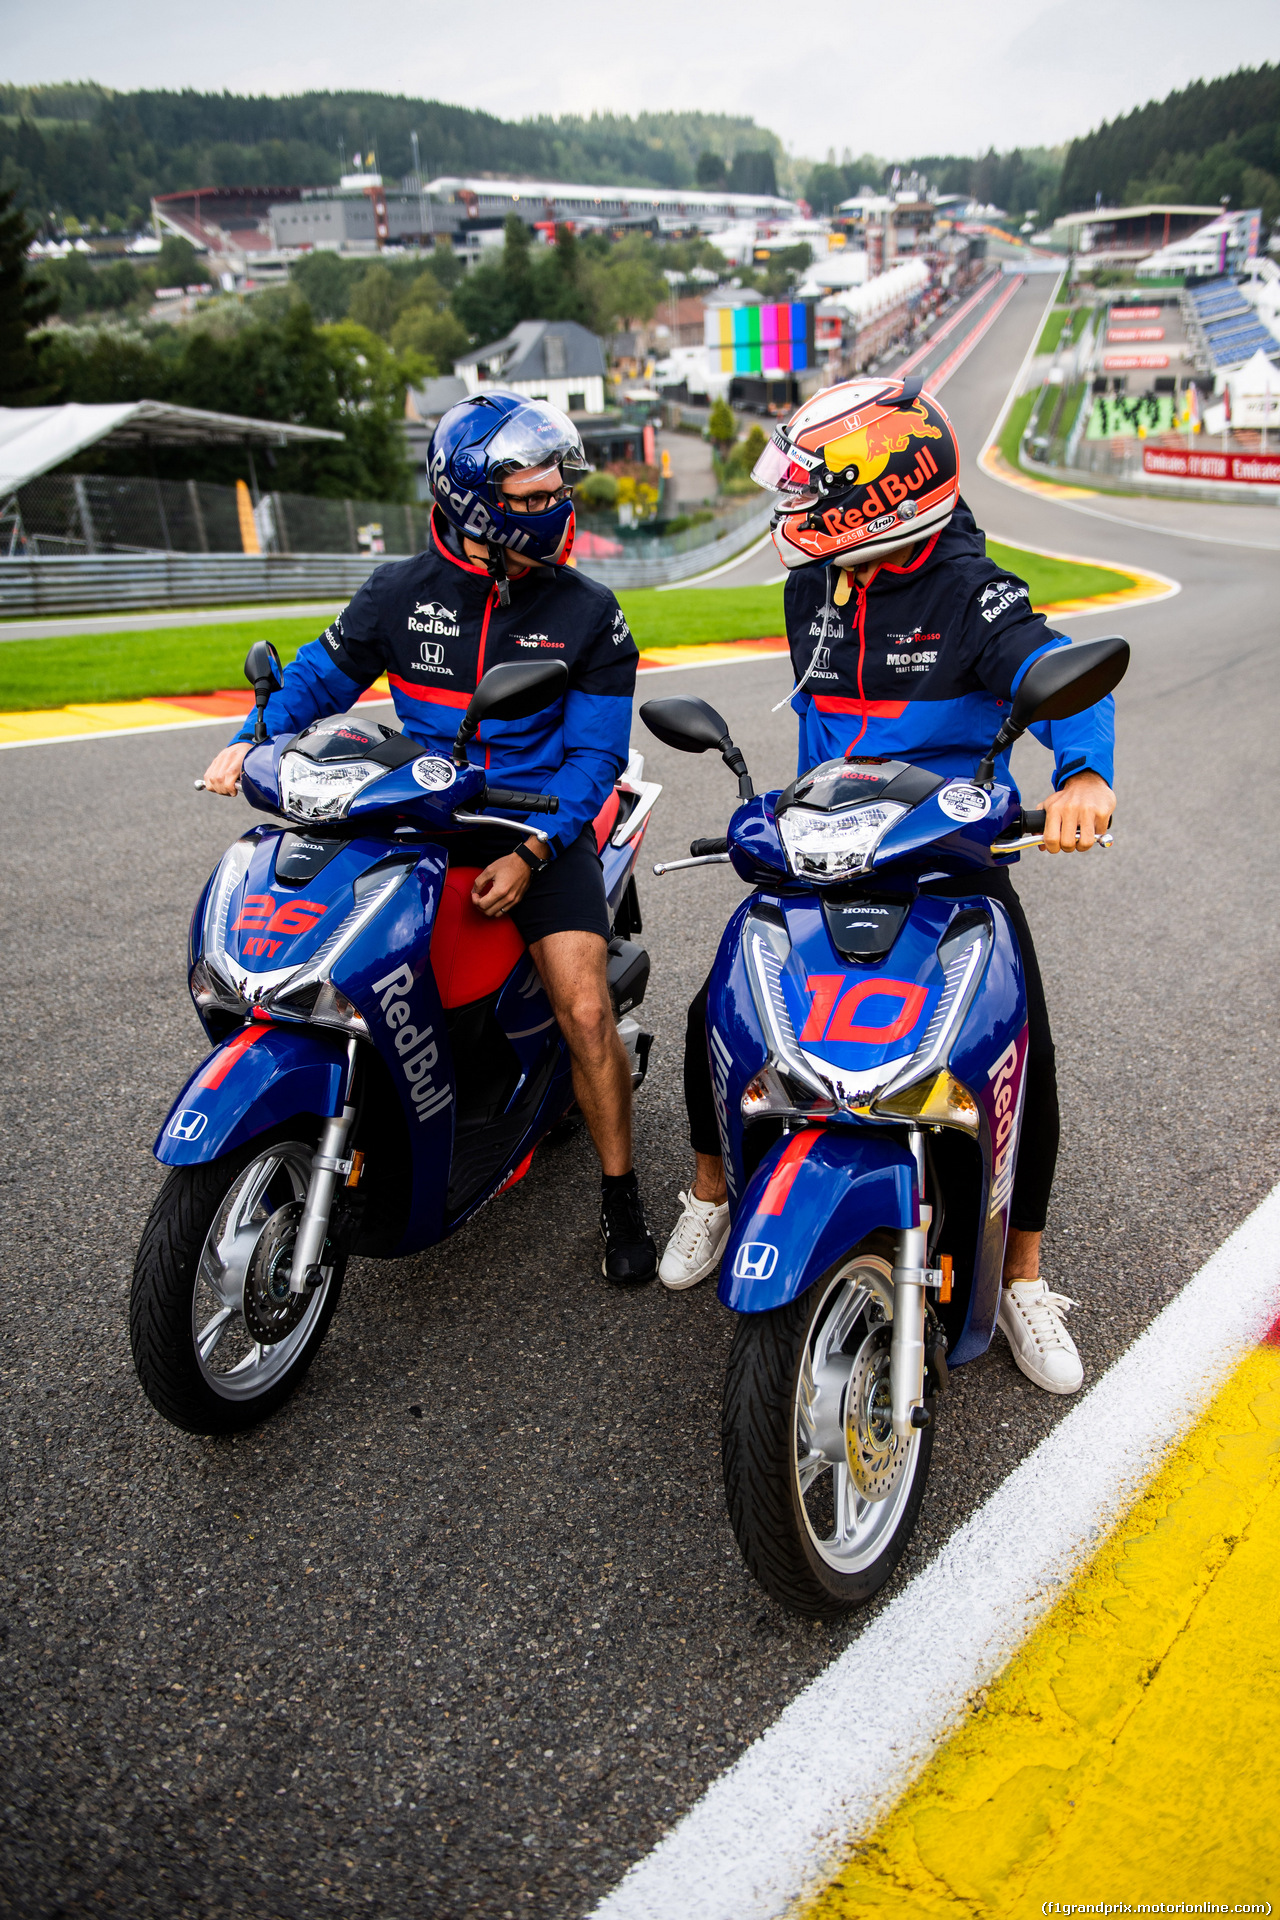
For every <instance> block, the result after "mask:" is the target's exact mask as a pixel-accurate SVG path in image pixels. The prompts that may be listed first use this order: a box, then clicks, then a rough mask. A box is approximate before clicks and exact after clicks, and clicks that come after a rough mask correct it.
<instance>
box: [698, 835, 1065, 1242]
mask: <svg viewBox="0 0 1280 1920" xmlns="http://www.w3.org/2000/svg"><path fill="white" fill-rule="evenodd" d="M929 892H930V893H932V894H938V893H941V894H952V893H954V894H955V895H956V896H963V895H968V894H973V893H984V894H987V895H989V896H990V898H991V899H993V900H998V901H999V902H1000V904H1001V906H1002V907H1003V908H1004V909H1005V911H1006V912H1007V914H1008V915H1009V918H1010V919H1011V920H1012V922H1013V930H1014V932H1015V933H1016V934H1017V936H1018V948H1019V951H1020V952H1021V954H1022V972H1023V978H1024V980H1025V982H1026V989H1027V1026H1028V1034H1027V1093H1026V1103H1025V1106H1024V1108H1023V1115H1022V1140H1021V1143H1020V1144H1019V1147H1018V1170H1017V1173H1016V1174H1015V1176H1014V1182H1013V1205H1012V1209H1011V1212H1010V1219H1009V1224H1010V1226H1011V1227H1015V1228H1017V1230H1018V1231H1019V1232H1021V1233H1043V1231H1044V1224H1045V1220H1046V1218H1047V1216H1048V1211H1049V1194H1050V1192H1051V1191H1052V1188H1053V1170H1054V1168H1055V1166H1056V1165H1057V1161H1058V1133H1059V1121H1058V1074H1057V1068H1056V1066H1055V1063H1054V1052H1053V1034H1052V1033H1051V1031H1050V1029H1049V1009H1048V1007H1047V1006H1046V1005H1045V998H1044V982H1043V981H1042V980H1041V978H1040V963H1039V961H1038V960H1037V959H1036V949H1035V943H1034V941H1033V940H1032V938H1031V929H1030V927H1029V926H1028V925H1027V916H1026V914H1025V913H1024V912H1023V911H1022V902H1021V901H1020V900H1019V898H1018V896H1017V894H1016V893H1015V892H1014V889H1013V881H1012V880H1011V879H1010V877H1009V873H1008V870H1007V869H1005V868H1000V869H998V870H997V871H996V872H994V873H992V874H990V875H988V876H987V877H986V878H985V879H984V880H982V881H981V882H980V883H979V884H977V885H975V884H974V882H973V881H972V880H964V881H956V882H955V883H954V885H952V886H948V887H939V886H937V885H934V886H931V887H930V888H929ZM709 984H710V977H709V976H708V979H707V980H705V981H704V982H703V984H702V986H701V987H700V988H699V990H698V992H697V994H696V995H695V997H694V1000H693V1004H692V1006H691V1007H690V1008H689V1022H688V1026H687V1028H686V1030H685V1040H684V1103H685V1106H686V1108H687V1109H688V1113H689V1140H690V1143H691V1145H692V1147H693V1150H694V1152H695V1153H709V1154H714V1155H717V1156H718V1155H719V1153H720V1131H719V1128H718V1127H717V1126H716V1109H715V1101H714V1098H713V1096H712V1091H711V1068H710V1066H709V1064H708V1061H707V987H708V985H709Z"/></svg>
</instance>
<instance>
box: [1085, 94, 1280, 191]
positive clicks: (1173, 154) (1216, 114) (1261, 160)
mask: <svg viewBox="0 0 1280 1920" xmlns="http://www.w3.org/2000/svg"><path fill="white" fill-rule="evenodd" d="M1097 194H1101V195H1102V200H1103V204H1104V205H1107V206H1126V205H1127V206H1135V205H1137V204H1139V203H1140V202H1141V201H1144V200H1174V201H1183V202H1187V203H1189V204H1191V205H1199V206H1213V205H1214V204H1215V203H1216V202H1217V201H1218V200H1220V199H1221V198H1222V196H1223V195H1224V194H1226V195H1229V196H1230V200H1231V204H1232V206H1233V207H1257V206H1260V207H1261V208H1262V209H1263V213H1264V216H1265V218H1266V219H1267V220H1268V222H1270V221H1273V220H1275V219H1277V218H1280V67H1255V68H1253V69H1243V70H1242V71H1241V72H1239V73H1232V74H1228V75H1227V77H1226V78H1225V79H1223V80H1198V81H1197V82H1196V83H1195V85H1194V86H1190V87H1185V88H1184V89H1183V90H1182V91H1181V92H1180V93H1171V94H1170V95H1169V97H1168V98H1167V99H1166V100H1161V101H1151V102H1150V103H1149V104H1148V105H1147V106H1145V107H1138V108H1135V110H1134V111H1133V112H1132V113H1127V114H1125V115H1124V117H1123V118H1122V119H1119V120H1113V121H1111V122H1110V124H1109V125H1108V124H1104V125H1103V126H1101V127H1099V128H1098V130H1097V132H1096V133H1090V134H1086V135H1085V136H1084V138H1083V139H1081V140H1073V141H1072V143H1071V146H1070V149H1069V150H1068V153H1067V157H1066V161H1065V164H1064V166H1063V170H1062V185H1061V190H1060V201H1061V205H1062V207H1063V209H1064V210H1065V209H1068V208H1076V209H1080V208H1085V207H1091V206H1092V205H1093V204H1094V197H1095V195H1097Z"/></svg>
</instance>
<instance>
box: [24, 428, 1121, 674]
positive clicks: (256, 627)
mask: <svg viewBox="0 0 1280 1920" xmlns="http://www.w3.org/2000/svg"><path fill="white" fill-rule="evenodd" d="M1021 405H1022V402H1021V401H1020V402H1019V406H1021ZM1015 411H1016V410H1015ZM1024 417H1025V416H1024ZM1002 444H1003V441H1002ZM1016 455H1017V443H1016V440H1015V442H1014V449H1013V457H1014V458H1016ZM988 551H989V552H990V554H991V557H992V559H993V560H994V561H995V563H996V565H997V566H999V567H1005V568H1007V569H1008V570H1009V571H1010V572H1011V573H1017V574H1020V575H1021V577H1022V578H1023V579H1024V580H1025V581H1026V582H1027V585H1028V586H1029V587H1030V588H1031V598H1032V600H1033V602H1035V603H1037V604H1044V603H1048V602H1051V601H1055V600H1071V599H1082V598H1085V597H1087V596H1088V595H1090V594H1096V593H1114V592H1115V591H1117V589H1119V588H1120V587H1123V586H1124V585H1125V583H1126V579H1127V576H1126V575H1124V574H1122V573H1115V572H1113V571H1112V570H1111V569H1110V568H1107V567H1085V566H1078V565H1076V564H1075V563H1074V562H1071V561H1066V560H1049V559H1045V558H1043V557H1042V556H1041V555H1039V554H1034V553H1027V552H1024V551H1023V550H1022V549H1021V548H1018V547H1005V546H1001V545H999V544H997V543H996V542H995V541H989V542H988ZM619 599H620V601H621V603H622V606H623V609H624V611H625V613H626V616H627V619H628V621H629V623H630V626H631V631H632V632H633V633H634V634H635V637H636V642H637V644H638V645H639V646H640V647H641V648H642V649H647V648H649V647H692V646H699V645H703V644H706V643H708V642H715V641H724V640H753V639H759V638H765V637H768V636H771V635H773V634H780V633H781V632H782V587H781V584H780V583H778V584H775V585H772V586H763V587H700V588H687V589H685V590H684V591H682V592H681V591H677V592H675V593H659V592H657V591H656V589H654V588H652V587H646V588H640V589H638V590H637V591H635V592H634V593H623V594H620V595H619ZM319 631H320V623H319V622H318V620H316V618H315V617H314V616H308V617H306V618H301V619H297V620H271V621H263V622H262V623H261V624H257V623H255V622H253V621H244V622H230V623H228V624H227V625H226V626H216V627H159V628H155V629H153V630H151V631H147V632H142V633H136V632H135V633H128V632H123V633H107V634H79V635H74V636H68V637H67V638H66V639H54V640H7V641H4V642H0V711H8V712H18V711H26V710H30V709H33V708H45V707H63V706H67V705H69V704H71V703H72V702H75V703H80V702H84V701H114V700H145V699H147V698H154V697H155V696H157V695H160V694H181V693H211V692H214V691H215V690H216V689H218V688H219V687H238V686H240V685H241V684H242V677H243V667H244V656H245V654H246V653H247V652H248V649H249V646H250V644H251V643H252V642H253V641H254V640H258V639H261V638H262V637H263V636H264V635H265V637H266V638H267V639H269V640H273V641H274V642H275V644H276V646H277V647H278V648H279V649H280V657H281V658H282V659H283V660H284V661H286V662H288V661H289V660H292V658H293V656H294V654H295V653H296V652H297V651H298V648H299V647H300V646H302V644H303V643H304V642H305V641H307V640H313V639H314V638H315V636H316V634H317V633H318V632H319ZM249 699H250V695H249V691H248V688H247V687H246V689H245V706H246V708H247V707H248V705H249Z"/></svg>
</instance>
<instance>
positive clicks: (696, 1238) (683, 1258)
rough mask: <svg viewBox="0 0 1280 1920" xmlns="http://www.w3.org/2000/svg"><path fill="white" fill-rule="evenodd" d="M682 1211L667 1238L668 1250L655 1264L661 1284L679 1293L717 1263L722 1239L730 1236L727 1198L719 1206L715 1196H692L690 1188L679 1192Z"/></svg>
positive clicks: (724, 1239)
mask: <svg viewBox="0 0 1280 1920" xmlns="http://www.w3.org/2000/svg"><path fill="white" fill-rule="evenodd" d="M680 1205H681V1206H682V1207H683V1209H684V1211H683V1212H682V1213H681V1215H680V1218H679V1219H678V1220H677V1221H676V1229H675V1232H674V1233H673V1234H672V1236H671V1238H670V1239H669V1240H668V1242H667V1250H666V1252H665V1253H664V1254H663V1256H662V1264H661V1266H660V1267H659V1268H658V1278H659V1280H661V1282H662V1284H663V1286H664V1287H670V1288H671V1291H672V1292H673V1293H678V1292H679V1290H680V1289H681V1288H682V1287H696V1286H697V1284H698V1282H699V1280H705V1279H706V1277H707V1275H708V1274H709V1273H711V1272H712V1271H713V1269H714V1268H716V1267H718V1266H719V1264H720V1255H721V1254H722V1253H723V1252H724V1243H725V1241H726V1240H727V1239H728V1238H729V1202H728V1201H727V1200H724V1201H722V1202H721V1203H720V1205H719V1206H717V1205H716V1203H715V1201H714V1200H695V1199H694V1197H693V1193H692V1191H690V1192H688V1193H682V1194H681V1195H680Z"/></svg>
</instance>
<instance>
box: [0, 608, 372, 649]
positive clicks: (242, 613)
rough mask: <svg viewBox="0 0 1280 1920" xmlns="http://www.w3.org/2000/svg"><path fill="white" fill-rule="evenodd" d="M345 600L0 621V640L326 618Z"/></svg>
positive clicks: (147, 631)
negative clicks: (248, 621) (256, 621)
mask: <svg viewBox="0 0 1280 1920" xmlns="http://www.w3.org/2000/svg"><path fill="white" fill-rule="evenodd" d="M346 604H347V603H346V601H345V600H301V601H299V600H279V601H273V602H271V603H270V604H268V605H267V606H261V607H203V608H202V607H168V608H165V609H164V610H163V611H156V610H155V609H151V608H142V609H140V610H139V611H138V612H137V613H133V614H130V613H128V612H127V611H126V612H125V613H85V614H64V615H62V616H61V617H60V618H57V619H48V620H37V619H25V618H23V619H17V620H0V640H61V639H64V638H65V639H70V640H74V639H76V638H78V637H82V636H84V635H85V634H93V633H110V634H116V633H162V632H164V630H165V629H166V628H167V627H225V626H235V625H243V624H244V622H245V621H247V620H303V619H309V618H310V617H311V616H312V615H318V616H319V617H321V618H323V619H329V618H330V617H331V616H332V615H333V614H335V613H341V611H342V609H343V607H345V606H346Z"/></svg>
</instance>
